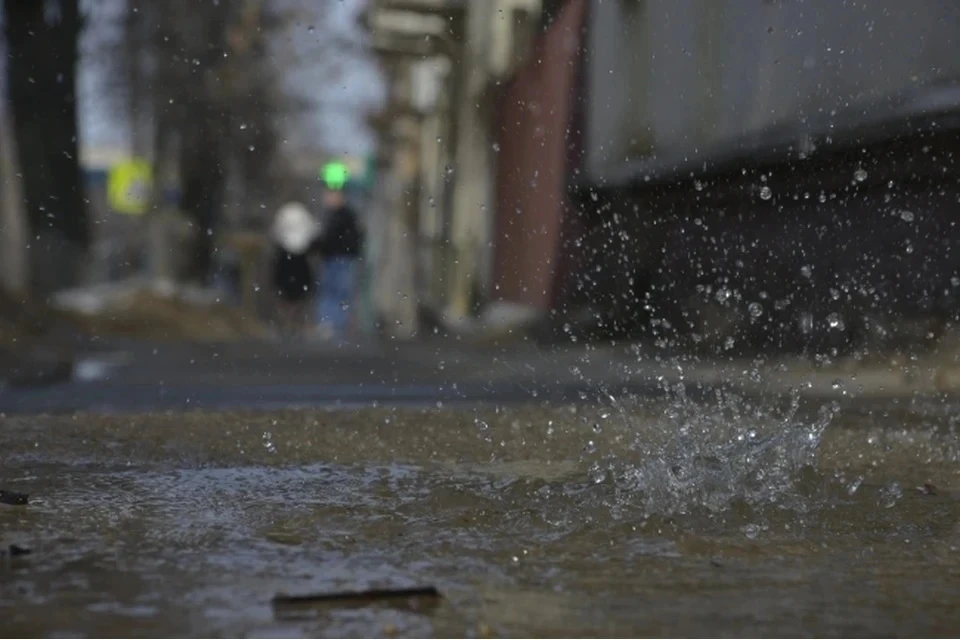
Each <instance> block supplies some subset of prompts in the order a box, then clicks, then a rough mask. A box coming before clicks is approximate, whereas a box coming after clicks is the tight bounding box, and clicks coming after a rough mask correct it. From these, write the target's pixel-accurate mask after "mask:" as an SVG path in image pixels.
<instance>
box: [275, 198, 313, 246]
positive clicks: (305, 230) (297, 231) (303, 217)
mask: <svg viewBox="0 0 960 640" xmlns="http://www.w3.org/2000/svg"><path fill="white" fill-rule="evenodd" d="M319 230H320V229H319V226H318V225H317V221H316V220H315V219H314V217H313V216H312V215H310V212H309V211H307V208H306V207H304V206H303V205H302V204H300V203H299V202H288V203H287V204H285V205H283V206H282V207H280V210H279V211H277V216H276V218H275V219H274V221H273V238H274V240H275V241H276V242H277V243H278V244H280V246H281V247H283V248H284V249H286V250H287V251H289V252H290V253H303V252H304V251H305V250H306V249H307V247H309V246H310V243H311V242H312V241H313V239H314V238H315V237H316V236H317V233H318V232H319Z"/></svg>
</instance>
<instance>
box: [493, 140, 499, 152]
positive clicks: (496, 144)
mask: <svg viewBox="0 0 960 640" xmlns="http://www.w3.org/2000/svg"><path fill="white" fill-rule="evenodd" d="M493 150H494V151H496V152H499V151H500V143H498V142H494V143H493Z"/></svg>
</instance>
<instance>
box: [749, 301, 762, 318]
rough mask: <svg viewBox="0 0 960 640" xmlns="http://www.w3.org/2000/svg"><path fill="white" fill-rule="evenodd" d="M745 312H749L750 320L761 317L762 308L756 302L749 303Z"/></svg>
mask: <svg viewBox="0 0 960 640" xmlns="http://www.w3.org/2000/svg"><path fill="white" fill-rule="evenodd" d="M747 310H748V311H749V312H750V317H752V318H759V317H760V316H762V315H763V307H761V306H760V303H758V302H751V303H750V305H749V306H748V307H747Z"/></svg>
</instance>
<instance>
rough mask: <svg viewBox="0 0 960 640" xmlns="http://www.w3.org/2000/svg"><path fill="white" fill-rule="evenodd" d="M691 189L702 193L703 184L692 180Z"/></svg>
mask: <svg viewBox="0 0 960 640" xmlns="http://www.w3.org/2000/svg"><path fill="white" fill-rule="evenodd" d="M693 188H694V189H696V190H697V191H703V183H702V182H700V181H699V180H694V181H693Z"/></svg>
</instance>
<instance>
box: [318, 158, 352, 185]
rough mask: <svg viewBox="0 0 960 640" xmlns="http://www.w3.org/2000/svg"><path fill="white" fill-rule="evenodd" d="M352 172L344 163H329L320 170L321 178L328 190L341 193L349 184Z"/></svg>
mask: <svg viewBox="0 0 960 640" xmlns="http://www.w3.org/2000/svg"><path fill="white" fill-rule="evenodd" d="M349 177H350V171H349V170H348V169H347V165H345V164H343V163H342V162H328V163H327V164H325V165H323V168H322V169H321V170H320V178H321V179H322V180H323V184H324V185H325V186H326V187H327V188H328V189H333V190H334V191H340V190H341V189H343V187H344V185H346V184H347V179H348V178H349Z"/></svg>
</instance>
